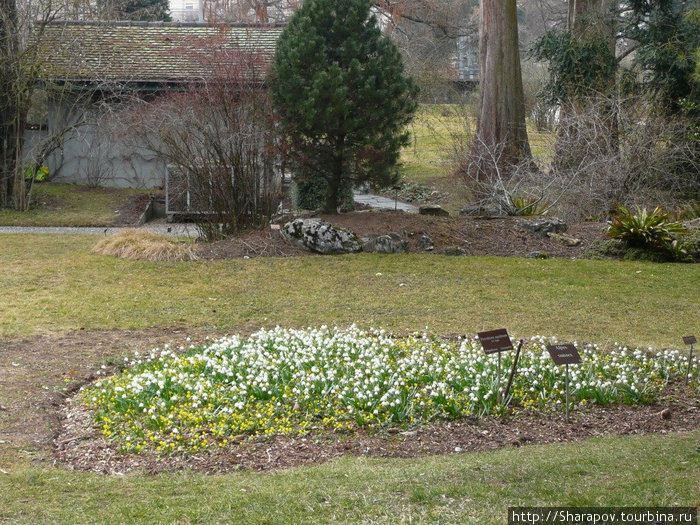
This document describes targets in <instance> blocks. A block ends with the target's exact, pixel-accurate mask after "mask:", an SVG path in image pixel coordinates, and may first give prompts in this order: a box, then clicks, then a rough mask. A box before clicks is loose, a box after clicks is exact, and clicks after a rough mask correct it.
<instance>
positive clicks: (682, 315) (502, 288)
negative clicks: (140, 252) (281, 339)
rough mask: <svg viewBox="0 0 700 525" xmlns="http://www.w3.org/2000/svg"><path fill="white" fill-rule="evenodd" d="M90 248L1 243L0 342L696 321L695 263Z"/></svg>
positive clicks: (13, 238) (549, 331) (637, 334)
mask: <svg viewBox="0 0 700 525" xmlns="http://www.w3.org/2000/svg"><path fill="white" fill-rule="evenodd" d="M96 242H97V241H96V239H95V238H93V237H83V236H60V237H53V236H44V235H3V236H0V244H1V245H2V247H3V249H2V251H0V265H1V266H2V268H3V284H4V287H3V292H4V293H3V294H2V296H0V311H1V312H2V316H0V336H4V337H7V336H19V335H31V334H36V333H39V332H42V331H46V330H49V331H65V330H77V329H81V328H85V329H111V328H121V329H142V328H148V327H153V326H156V327H162V326H165V327H172V326H179V327H192V328H197V327H198V328H209V327H211V328H217V329H223V330H227V331H239V330H247V329H252V328H259V327H270V326H274V325H278V324H279V325H281V326H287V327H304V326H307V325H314V326H317V325H320V324H329V325H333V324H339V325H341V326H347V325H349V324H350V323H352V322H356V323H358V324H359V325H360V326H362V327H371V326H374V327H377V328H386V329H389V330H395V331H399V332H412V331H415V330H422V329H423V328H424V327H426V326H427V327H428V329H429V330H430V331H431V332H433V333H438V334H447V333H466V334H474V333H475V332H477V331H480V330H484V329H489V328H498V327H507V328H508V329H509V330H510V332H511V334H513V335H515V336H519V335H537V334H541V335H557V336H559V337H560V338H570V339H576V340H579V341H591V342H597V343H603V344H604V343H606V341H611V340H612V341H620V342H625V343H626V344H633V345H642V346H647V345H652V346H655V347H662V346H667V345H678V344H679V340H680V337H681V336H682V335H685V334H686V332H689V331H692V330H693V329H694V327H696V326H697V321H698V317H697V315H698V311H697V305H698V303H697V297H696V295H695V294H694V293H693V290H692V289H691V288H692V287H690V285H691V283H697V282H700V266H698V265H679V264H655V263H644V262H620V261H589V260H576V261H572V260H565V259H549V260H532V259H518V258H496V257H445V256H436V255H419V254H415V255H400V256H385V255H377V254H358V255H350V256H339V257H297V258H286V259H276V258H258V259H249V260H243V259H237V260H226V261H213V262H212V261H195V262H188V263H167V262H148V261H131V260H124V259H116V258H112V257H105V256H99V255H95V254H90V253H89V252H90V250H91V249H92V247H93V246H94V244H95V243H96ZM28 254H31V256H29V257H28ZM402 284H403V286H402Z"/></svg>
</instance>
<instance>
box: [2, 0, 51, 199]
mask: <svg viewBox="0 0 700 525" xmlns="http://www.w3.org/2000/svg"><path fill="white" fill-rule="evenodd" d="M56 14H57V9H56V8H55V7H54V6H53V5H52V3H51V2H50V1H48V0H47V1H46V2H44V1H41V0H39V1H35V2H32V1H26V2H23V3H20V4H18V3H17V2H16V0H0V93H1V95H0V148H1V149H0V208H2V207H14V208H15V209H18V210H24V209H26V208H27V206H28V204H29V203H28V200H27V195H26V187H25V183H24V169H23V166H22V163H23V147H24V134H25V129H26V127H27V113H28V112H29V107H30V104H31V100H32V94H33V92H34V88H35V86H36V83H37V79H38V75H39V67H38V66H39V64H38V62H37V59H36V51H37V47H38V43H39V42H41V38H42V34H43V28H44V27H45V25H46V24H47V23H48V22H49V21H50V20H52V19H53V18H54V17H55V16H56Z"/></svg>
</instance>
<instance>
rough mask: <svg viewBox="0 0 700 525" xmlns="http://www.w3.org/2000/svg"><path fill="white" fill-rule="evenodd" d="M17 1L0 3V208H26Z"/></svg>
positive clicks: (23, 120) (24, 118)
mask: <svg viewBox="0 0 700 525" xmlns="http://www.w3.org/2000/svg"><path fill="white" fill-rule="evenodd" d="M20 60H21V57H20V50H19V34H18V15H17V4H16V0H0V93H1V94H2V95H0V147H1V148H2V149H1V150H0V207H9V206H11V205H13V206H15V207H19V209H22V208H24V207H25V204H26V202H25V198H24V195H25V192H24V178H23V176H22V174H21V173H20V169H19V165H20V162H21V156H22V145H23V139H24V128H25V120H26V112H25V111H23V106H24V105H23V104H22V100H23V98H24V97H25V94H24V93H22V91H21V90H22V82H21V78H20V75H21V70H22V68H21V64H20Z"/></svg>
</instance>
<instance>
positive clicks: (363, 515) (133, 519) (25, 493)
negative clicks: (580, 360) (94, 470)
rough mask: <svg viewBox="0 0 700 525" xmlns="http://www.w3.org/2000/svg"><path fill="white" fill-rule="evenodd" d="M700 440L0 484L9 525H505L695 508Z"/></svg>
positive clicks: (51, 475) (30, 477)
mask: <svg viewBox="0 0 700 525" xmlns="http://www.w3.org/2000/svg"><path fill="white" fill-rule="evenodd" d="M699 438H700V432H693V433H687V434H676V435H656V436H648V437H639V436H627V437H606V438H601V439H592V440H589V441H586V442H583V443H569V444H560V445H548V446H530V447H523V448H517V449H516V448H508V449H503V450H500V451H497V452H488V453H480V454H476V453H474V454H472V453H465V454H455V455H448V456H441V457H428V458H420V459H411V460H404V459H393V460H386V459H367V458H343V459H340V460H337V461H333V462H331V463H327V464H324V465H321V466H317V467H305V468H298V469H293V470H285V471H280V472H273V473H254V472H241V473H236V474H230V475H226V476H204V475H198V474H192V473H186V472H185V473H178V474H171V475H158V476H147V475H139V474H129V475H126V476H121V477H114V476H112V477H105V476H100V475H96V474H86V473H76V472H67V471H63V470H59V469H36V468H29V469H28V470H24V471H18V472H10V473H8V474H5V475H1V476H0V492H2V494H3V495H4V496H3V505H2V506H1V507H0V521H7V522H9V523H32V524H41V523H51V524H54V523H67V524H71V523H183V524H186V523H246V524H248V523H257V524H273V523H280V524H282V523H284V524H296V523H304V524H307V523H308V524H314V523H319V524H324V523H339V524H343V523H386V524H389V523H391V524H394V523H455V524H456V523H465V524H472V523H474V524H476V523H478V524H487V525H488V524H502V523H505V522H506V520H507V507H508V506H516V505H521V506H547V505H558V506H671V505H674V506H695V505H697V495H698V489H700V486H699V484H698V478H697V472H698V469H699V468H700V453H699V452H698V450H697V440H698V439H699Z"/></svg>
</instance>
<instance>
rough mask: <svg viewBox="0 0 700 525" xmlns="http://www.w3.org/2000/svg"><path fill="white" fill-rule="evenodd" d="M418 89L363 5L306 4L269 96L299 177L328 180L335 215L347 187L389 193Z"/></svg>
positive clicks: (287, 38)
mask: <svg viewBox="0 0 700 525" xmlns="http://www.w3.org/2000/svg"><path fill="white" fill-rule="evenodd" d="M417 91H418V89H417V87H416V85H415V83H414V82H413V81H412V80H411V79H410V78H408V77H407V76H406V75H405V74H404V69H403V64H402V61H401V55H400V54H399V51H398V49H397V48H396V46H395V45H394V43H393V42H391V40H389V39H388V38H384V37H383V36H382V35H381V32H380V30H379V28H378V27H377V21H376V18H375V17H374V16H373V15H371V13H370V3H369V2H368V1H366V0H348V1H344V2H336V1H335V0H308V1H306V2H304V4H303V5H302V7H300V8H299V9H298V10H297V11H296V12H295V14H294V16H293V17H292V19H291V21H290V22H289V25H288V26H287V28H286V29H285V31H284V33H283V34H282V35H281V37H280V39H279V41H278V43H277V51H276V54H275V57H274V60H273V64H272V71H271V77H270V92H271V97H272V101H273V103H274V106H275V110H276V112H277V114H278V116H279V118H280V124H281V126H280V129H281V132H282V135H283V137H284V143H285V146H286V148H287V153H288V159H289V161H290V163H291V165H292V167H293V169H294V171H295V176H297V177H298V178H306V177H311V176H320V177H323V178H324V179H325V180H326V181H327V183H328V190H327V194H326V198H325V203H324V209H325V211H328V212H335V211H336V210H337V207H338V205H339V204H340V202H341V189H342V187H343V184H344V182H346V181H350V183H351V184H354V183H358V182H363V181H371V182H373V183H374V184H376V185H378V186H387V185H391V184H393V183H394V181H395V180H396V176H397V175H396V172H395V170H394V169H393V167H394V165H395V164H396V162H397V161H398V157H399V152H400V149H401V147H402V146H405V145H407V143H408V133H407V132H406V131H405V127H406V125H407V124H408V123H409V122H410V121H411V120H412V118H413V115H414V113H415V111H416V108H417V102H416V97H417Z"/></svg>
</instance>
